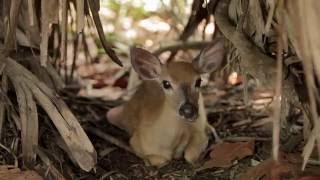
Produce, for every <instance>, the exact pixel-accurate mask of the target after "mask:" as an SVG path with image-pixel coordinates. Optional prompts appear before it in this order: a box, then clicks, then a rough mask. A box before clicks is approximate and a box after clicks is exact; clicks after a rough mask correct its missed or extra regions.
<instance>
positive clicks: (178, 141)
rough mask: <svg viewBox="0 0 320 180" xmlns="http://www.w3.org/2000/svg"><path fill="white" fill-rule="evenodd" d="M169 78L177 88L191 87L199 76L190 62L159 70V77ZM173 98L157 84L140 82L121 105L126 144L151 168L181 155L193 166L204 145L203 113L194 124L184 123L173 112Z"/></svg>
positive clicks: (173, 64)
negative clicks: (127, 133) (180, 85)
mask: <svg viewBox="0 0 320 180" xmlns="http://www.w3.org/2000/svg"><path fill="white" fill-rule="evenodd" d="M169 76H170V77H171V80H172V82H174V83H175V86H178V85H179V84H181V83H188V84H192V83H193V82H194V79H195V78H196V77H198V76H199V75H198V74H197V73H196V72H195V71H194V70H193V68H192V66H191V64H190V63H171V64H170V65H169V66H168V67H166V68H165V69H164V71H163V77H165V78H168V77H169ZM198 94H199V92H198ZM198 94H197V95H198ZM172 96H176V95H172ZM173 99H180V97H170V98H168V97H166V95H165V92H164V91H163V89H162V87H161V86H160V84H159V83H158V82H157V81H144V82H143V83H142V85H140V87H139V88H138V90H137V92H136V93H135V94H134V96H133V97H132V98H131V100H130V101H128V102H127V103H126V104H125V105H124V106H123V112H122V115H121V119H122V120H121V124H122V127H123V128H124V129H125V130H127V131H128V132H129V133H130V134H131V136H132V138H131V140H130V145H131V146H132V148H133V149H134V151H135V152H136V154H137V155H138V156H140V157H141V158H143V159H145V160H147V162H149V163H150V164H151V165H154V166H158V167H160V166H162V165H165V164H166V163H167V162H168V161H170V160H171V159H172V158H179V157H181V156H182V155H183V153H185V155H184V156H185V159H186V160H187V161H188V162H190V163H194V162H195V161H196V160H197V159H198V157H199V155H200V153H201V152H202V151H203V150H204V148H205V147H206V145H207V141H208V138H207V135H206V133H205V128H206V123H207V122H206V117H205V114H203V113H199V116H198V118H197V120H196V121H195V122H194V123H188V122H186V121H185V120H184V119H182V117H180V116H179V114H178V113H177V112H178V107H179V106H178V103H177V102H172V100H173ZM199 102H200V103H202V98H200V99H199ZM201 108H202V109H203V107H200V109H201ZM202 111H203V112H204V109H203V110H202Z"/></svg>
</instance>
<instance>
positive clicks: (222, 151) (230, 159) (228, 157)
mask: <svg viewBox="0 0 320 180" xmlns="http://www.w3.org/2000/svg"><path fill="white" fill-rule="evenodd" d="M211 149H212V150H211V152H210V158H211V159H210V160H208V161H207V162H205V164H204V165H203V168H204V169H207V168H213V167H223V168H228V167H231V166H232V165H233V163H234V162H235V161H236V160H240V159H242V158H244V157H247V156H250V155H252V154H253V151H254V141H248V142H236V143H228V142H223V143H219V144H215V145H213V146H212V147H211Z"/></svg>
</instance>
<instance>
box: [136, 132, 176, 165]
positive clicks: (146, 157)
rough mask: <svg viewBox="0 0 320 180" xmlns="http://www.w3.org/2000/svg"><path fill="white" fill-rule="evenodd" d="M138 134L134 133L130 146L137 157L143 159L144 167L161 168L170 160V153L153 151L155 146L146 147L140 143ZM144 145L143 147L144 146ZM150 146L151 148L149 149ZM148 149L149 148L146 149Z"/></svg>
mask: <svg viewBox="0 0 320 180" xmlns="http://www.w3.org/2000/svg"><path fill="white" fill-rule="evenodd" d="M139 135H140V134H139V133H134V134H133V136H132V137H131V139H130V145H131V147H132V149H133V151H134V152H135V154H136V155H137V156H139V157H140V158H141V159H143V161H144V163H145V164H146V165H151V166H155V167H157V168H161V167H162V166H164V165H166V164H167V163H168V162H169V161H170V160H171V158H170V157H171V153H170V152H167V151H165V150H164V151H161V150H160V149H159V150H155V149H154V148H157V147H156V145H152V144H151V145H148V146H147V148H146V147H145V146H146V144H143V143H141V142H142V141H143V140H141V139H140V137H139ZM144 145H145V146H144ZM151 146H152V148H150V147H151ZM148 147H149V148H148Z"/></svg>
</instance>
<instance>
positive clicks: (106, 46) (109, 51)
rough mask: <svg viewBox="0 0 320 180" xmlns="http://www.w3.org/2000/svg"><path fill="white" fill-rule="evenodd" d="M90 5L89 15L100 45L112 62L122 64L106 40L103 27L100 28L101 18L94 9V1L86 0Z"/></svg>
mask: <svg viewBox="0 0 320 180" xmlns="http://www.w3.org/2000/svg"><path fill="white" fill-rule="evenodd" d="M87 2H88V4H89V7H90V11H91V15H92V19H93V21H94V24H95V25H96V28H97V31H98V35H99V38H100V40H101V43H102V46H103V48H104V50H105V51H106V53H107V54H108V56H109V57H110V58H111V60H112V61H113V62H115V63H116V64H118V65H119V66H121V67H122V66H123V65H122V63H121V61H120V59H119V58H118V56H117V55H116V53H115V52H114V50H113V49H112V48H111V45H110V44H109V43H108V42H107V40H106V38H105V36H104V33H103V28H102V24H101V20H100V17H99V13H98V11H97V9H96V6H95V4H94V1H92V0H88V1H87Z"/></svg>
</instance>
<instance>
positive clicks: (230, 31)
mask: <svg viewBox="0 0 320 180" xmlns="http://www.w3.org/2000/svg"><path fill="white" fill-rule="evenodd" d="M227 13H228V0H223V1H220V3H219V4H218V7H217V10H216V13H215V18H216V22H217V25H218V26H219V29H220V30H221V32H222V33H223V35H224V36H225V37H226V38H227V39H228V40H229V41H230V42H231V43H232V44H233V45H234V46H235V47H236V48H237V49H238V51H239V53H240V55H241V57H242V60H241V67H244V68H245V69H246V71H247V72H248V73H249V74H251V75H253V76H254V77H255V78H257V79H259V80H260V82H261V83H262V85H264V86H265V87H269V88H273V86H274V82H275V75H276V66H275V60H274V59H273V58H271V57H269V56H267V55H265V54H263V53H262V52H261V51H260V50H259V48H258V47H256V46H255V45H254V44H253V43H252V42H250V41H249V40H248V39H247V37H246V36H245V35H244V34H243V33H241V32H239V31H237V30H236V27H235V26H233V25H232V24H231V22H230V21H229V18H228V14H227Z"/></svg>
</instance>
